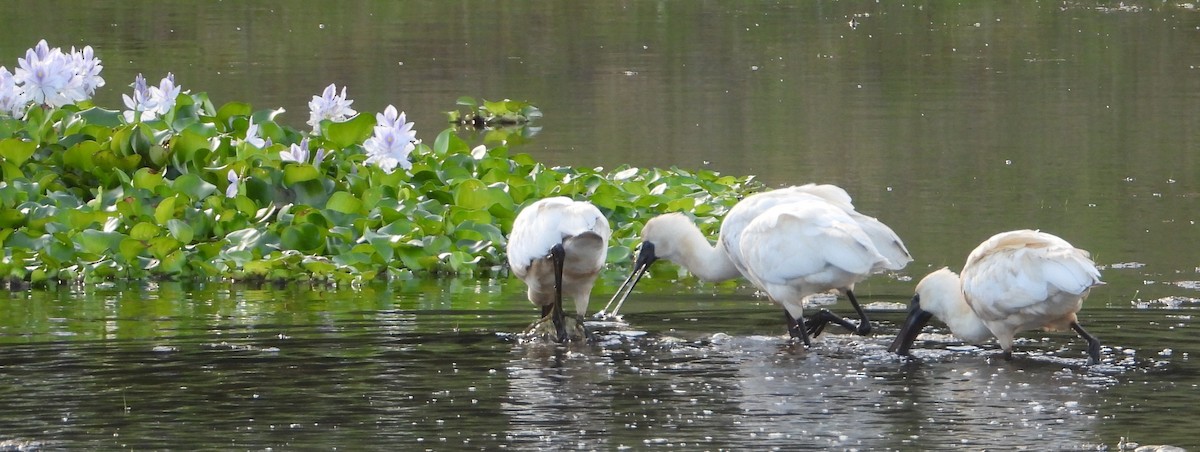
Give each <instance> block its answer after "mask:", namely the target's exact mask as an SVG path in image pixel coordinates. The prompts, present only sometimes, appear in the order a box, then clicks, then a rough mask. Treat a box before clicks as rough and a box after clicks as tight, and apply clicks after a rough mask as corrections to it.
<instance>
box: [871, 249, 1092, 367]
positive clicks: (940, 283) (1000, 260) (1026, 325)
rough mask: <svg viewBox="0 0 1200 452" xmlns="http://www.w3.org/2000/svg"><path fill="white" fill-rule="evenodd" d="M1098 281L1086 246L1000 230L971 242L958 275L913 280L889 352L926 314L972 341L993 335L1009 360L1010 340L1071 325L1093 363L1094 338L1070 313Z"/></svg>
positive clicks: (905, 343)
mask: <svg viewBox="0 0 1200 452" xmlns="http://www.w3.org/2000/svg"><path fill="white" fill-rule="evenodd" d="M1101 284H1104V283H1103V282H1101V281H1100V271H1099V270H1098V269H1097V268H1096V264H1095V263H1094V262H1092V260H1091V258H1090V257H1089V255H1088V252H1087V251H1084V250H1081V249H1079V248H1075V247H1074V246H1071V244H1070V243H1067V241H1066V240H1063V239H1061V238H1059V237H1057V236H1055V235H1052V234H1047V233H1045V232H1039V231H1033V230H1028V229H1023V230H1017V231H1009V232H1002V233H999V234H996V235H994V236H992V237H991V238H989V239H987V240H985V241H984V242H983V243H981V244H979V246H978V247H976V248H975V250H974V251H972V252H971V255H970V256H968V257H967V263H966V264H965V265H963V269H962V277H961V278H960V277H959V275H956V274H954V272H952V271H950V270H949V269H946V268H942V269H940V270H937V271H935V272H933V273H930V274H929V275H928V276H926V277H925V278H924V279H922V280H921V282H920V283H918V284H917V294H916V295H915V296H914V297H913V299H912V303H911V305H910V307H909V313H908V318H907V319H906V320H905V322H904V325H903V326H902V327H901V329H900V332H899V334H898V335H897V336H896V339H895V341H894V342H892V345H891V347H890V348H889V350H890V351H892V352H895V353H898V354H901V355H907V354H908V350H909V347H911V346H912V343H913V341H914V340H916V337H917V335H918V334H920V333H921V328H922V327H924V326H925V324H926V323H928V322H929V317H930V315H933V316H937V318H938V319H941V320H942V321H943V322H945V323H946V326H947V327H949V328H950V331H951V332H952V333H954V335H955V336H958V337H959V338H961V339H963V340H965V341H968V342H973V343H980V342H984V341H987V340H988V339H991V338H992V337H995V338H996V340H997V342H999V343H1000V347H1001V348H1002V349H1003V350H1004V358H1005V359H1012V347H1013V337H1014V336H1015V335H1016V333H1018V332H1021V331H1025V330H1031V329H1035V328H1044V329H1046V330H1049V331H1056V330H1063V329H1066V328H1071V329H1073V330H1075V332H1076V333H1078V334H1079V336H1080V337H1082V338H1083V339H1084V340H1086V341H1087V343H1088V357H1089V359H1088V363H1089V364H1095V363H1097V362H1099V361H1100V341H1099V340H1097V339H1096V338H1095V336H1092V335H1091V334H1088V332H1087V331H1084V329H1083V327H1082V326H1080V325H1079V320H1078V319H1077V318H1076V315H1075V314H1076V313H1077V312H1079V309H1080V308H1082V307H1083V300H1084V299H1085V298H1087V296H1088V293H1089V292H1090V291H1091V289H1092V288H1093V287H1096V286H1098V285H1101Z"/></svg>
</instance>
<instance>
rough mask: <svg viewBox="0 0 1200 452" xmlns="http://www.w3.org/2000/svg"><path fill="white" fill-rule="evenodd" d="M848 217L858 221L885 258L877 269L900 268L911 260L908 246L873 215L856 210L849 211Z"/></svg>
mask: <svg viewBox="0 0 1200 452" xmlns="http://www.w3.org/2000/svg"><path fill="white" fill-rule="evenodd" d="M850 218H853V219H854V221H855V222H857V223H858V226H859V227H860V228H862V230H863V232H864V233H866V234H867V237H870V239H871V243H872V244H874V245H875V249H876V250H878V251H879V254H881V255H883V257H884V258H885V259H887V260H886V262H885V263H884V265H883V268H881V269H879V270H900V269H903V268H904V267H905V266H907V265H908V263H909V262H912V260H913V258H912V255H911V254H909V253H908V247H906V246H904V241H902V240H900V236H898V235H896V232H895V231H893V230H892V228H889V227H888V226H887V225H886V224H883V222H881V221H879V220H877V219H875V217H870V216H867V215H863V214H861V213H858V212H853V213H851V214H850Z"/></svg>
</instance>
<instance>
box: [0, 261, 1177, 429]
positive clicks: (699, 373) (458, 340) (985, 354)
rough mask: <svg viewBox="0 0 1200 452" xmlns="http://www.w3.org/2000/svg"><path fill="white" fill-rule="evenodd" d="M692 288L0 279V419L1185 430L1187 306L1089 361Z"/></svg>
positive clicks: (1109, 331)
mask: <svg viewBox="0 0 1200 452" xmlns="http://www.w3.org/2000/svg"><path fill="white" fill-rule="evenodd" d="M654 283H655V281H650V282H649V287H651V288H652V289H651V290H652V291H653V292H658V293H661V292H664V291H663V290H662V289H665V288H663V287H661V285H660V287H658V290H654V289H653V288H654ZM644 284H647V283H644ZM608 286H609V287H608V289H609V290H608V293H611V290H612V289H613V288H614V287H612V286H615V283H609V284H608ZM684 292H685V293H683V294H667V295H646V294H639V296H638V298H637V299H636V300H634V301H633V302H631V304H630V305H628V306H627V307H626V309H627V311H626V313H625V314H624V315H623V321H621V322H614V321H607V322H605V321H597V320H591V321H589V325H590V328H591V329H592V331H593V333H594V334H595V335H596V337H597V339H596V340H595V341H594V342H593V343H591V344H574V345H571V346H568V347H555V346H553V345H549V344H546V343H544V342H539V341H533V342H528V341H523V340H521V339H520V338H519V335H518V334H517V333H519V332H520V331H522V330H523V329H524V328H525V327H526V326H528V325H529V324H530V323H531V322H532V321H533V320H534V317H535V309H533V307H532V305H529V304H528V302H526V301H524V300H523V299H521V296H522V293H521V287H520V283H519V282H517V281H512V280H498V281H484V282H482V283H479V282H475V281H436V282H431V281H425V282H419V283H416V282H414V283H411V284H397V285H394V286H393V287H391V288H387V287H382V286H379V287H367V288H363V289H360V290H336V291H324V290H312V289H307V288H304V289H297V288H289V289H271V288H267V289H258V290H252V289H247V288H242V287H229V286H223V285H218V286H206V287H186V288H185V287H183V286H178V285H174V284H168V285H163V286H158V287H144V288H143V287H133V288H120V287H113V288H109V289H94V290H88V291H83V292H75V293H70V292H69V291H66V290H64V291H62V292H59V293H49V292H33V293H28V294H11V295H9V296H8V300H7V302H6V303H4V304H3V306H4V308H3V314H4V315H3V319H4V321H3V327H0V343H2V344H3V352H0V388H3V389H0V398H3V400H5V403H6V409H5V410H4V411H3V413H0V432H4V433H3V435H4V436H3V438H4V439H6V440H9V441H10V442H17V443H22V444H34V445H40V446H41V447H44V448H48V449H59V448H98V449H112V448H117V447H120V448H132V449H153V448H172V447H178V446H180V445H184V444H189V445H204V446H208V447H220V448H246V449H262V448H289V449H291V448H330V447H333V448H356V447H363V446H370V445H374V446H385V445H390V446H398V445H407V446H422V447H429V448H434V449H443V448H463V447H468V448H483V449H495V448H501V447H504V448H514V449H536V448H585V449H591V448H619V447H622V446H628V447H634V448H645V447H651V446H654V447H659V446H661V447H686V448H693V449H694V448H704V449H723V448H729V449H740V448H747V447H752V448H756V449H762V448H769V447H779V448H784V449H789V448H797V447H799V448H835V449H842V448H863V449H911V448H950V447H955V448H957V447H969V448H980V449H983V448H1005V449H1010V448H1022V447H1027V448H1032V449H1040V450H1045V449H1075V448H1085V449H1093V448H1095V447H1097V446H1100V445H1108V446H1110V447H1114V446H1115V445H1116V444H1117V442H1118V441H1119V440H1120V438H1121V437H1129V438H1131V439H1133V440H1136V441H1141V442H1143V443H1147V442H1157V443H1170V444H1176V445H1184V446H1187V445H1192V444H1194V443H1193V439H1192V432H1191V430H1190V429H1189V428H1187V426H1186V425H1181V423H1180V421H1178V418H1179V417H1180V416H1182V415H1185V414H1186V413H1189V412H1191V410H1192V409H1193V408H1192V407H1193V406H1195V405H1196V404H1197V402H1200V400H1198V399H1200V396H1197V394H1200V392H1197V391H1196V389H1195V388H1196V385H1197V384H1200V378H1197V376H1196V375H1197V372H1196V371H1197V366H1196V365H1195V364H1194V363H1193V362H1192V361H1191V360H1190V354H1191V353H1196V352H1197V350H1196V345H1195V342H1194V341H1192V340H1191V338H1190V337H1191V336H1192V335H1193V334H1192V332H1191V329H1192V328H1193V327H1192V321H1191V315H1190V313H1189V311H1178V310H1164V309H1130V308H1120V309H1118V308H1110V309H1097V310H1092V311H1090V312H1087V313H1086V315H1085V316H1084V321H1085V322H1086V325H1087V326H1088V328H1089V329H1090V330H1091V332H1093V333H1094V334H1096V335H1097V336H1099V337H1100V338H1101V340H1102V341H1103V342H1104V344H1105V349H1104V357H1105V358H1104V363H1102V364H1101V365H1097V366H1092V367H1090V368H1089V367H1087V366H1085V365H1084V363H1085V356H1084V353H1083V348H1084V345H1085V344H1084V343H1083V341H1081V340H1079V339H1078V338H1077V337H1075V336H1073V335H1069V334H1065V333H1057V334H1027V335H1025V339H1024V340H1022V341H1020V342H1018V344H1017V356H1016V358H1015V359H1014V360H1013V361H1011V362H1006V361H1004V360H1002V359H1000V358H999V357H998V355H997V353H998V352H997V350H995V348H994V347H992V346H984V347H972V346H964V345H963V344H960V343H958V342H956V341H954V340H953V339H952V338H951V337H950V336H948V335H946V334H945V333H946V332H945V330H944V329H941V328H931V329H929V330H927V333H926V334H924V335H922V337H921V340H919V341H918V342H917V346H916V349H915V352H914V353H915V355H916V357H917V359H915V360H909V359H902V358H899V357H896V356H894V355H891V354H888V353H887V352H886V347H887V345H888V343H889V342H890V340H891V338H892V336H893V335H894V333H895V330H896V328H897V327H896V325H895V323H896V322H898V321H900V320H901V319H902V317H903V315H904V313H903V311H902V310H872V311H870V312H869V314H870V315H871V316H872V317H874V318H875V319H876V321H877V322H878V326H877V328H876V332H877V333H876V334H875V335H874V336H872V337H868V338H861V337H857V336H852V335H848V334H843V333H842V332H841V331H831V332H827V333H826V334H825V335H823V336H822V337H823V339H822V340H820V341H819V342H818V343H817V344H816V345H814V347H813V348H811V349H804V348H803V347H802V346H799V345H796V344H792V343H791V342H790V341H789V340H788V339H787V338H786V337H785V336H784V329H783V321H782V320H783V319H782V317H783V316H782V315H781V314H780V312H779V309H778V308H776V307H774V306H773V305H771V304H770V303H769V302H767V301H765V300H762V299H760V298H757V297H755V296H754V294H752V293H744V292H743V291H735V292H734V293H717V294H713V293H711V292H706V291H704V290H686V289H685V290H684ZM722 292H724V291H722ZM864 301H865V302H867V303H875V304H880V303H889V302H899V301H903V300H902V299H897V298H895V297H892V296H891V295H885V296H877V295H865V296H864ZM830 308H831V309H834V310H836V311H843V312H844V311H847V310H848V309H849V308H848V306H845V303H841V304H837V305H832V306H830ZM1183 424H1186V423H1183Z"/></svg>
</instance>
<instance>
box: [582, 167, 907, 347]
mask: <svg viewBox="0 0 1200 452" xmlns="http://www.w3.org/2000/svg"><path fill="white" fill-rule="evenodd" d="M658 259H667V260H669V261H671V262H674V263H676V264H678V265H681V266H683V267H684V268H686V269H687V270H688V271H689V272H691V273H692V274H693V275H696V277H698V278H700V279H702V280H704V281H710V282H715V281H724V280H728V279H732V278H736V277H738V276H744V277H745V278H746V279H748V280H750V282H751V283H753V284H754V285H755V286H756V287H758V288H759V289H761V290H763V291H764V292H766V293H767V295H768V296H770V298H771V299H772V300H773V301H775V302H776V303H779V304H781V305H783V306H784V307H785V311H786V312H785V314H786V317H787V320H788V332H789V334H790V335H791V336H792V337H795V338H801V339H802V340H803V341H804V343H805V344H808V343H809V340H808V338H809V335H810V334H811V335H813V336H815V335H818V334H820V333H821V331H822V330H823V329H824V327H825V325H826V324H827V323H829V322H833V323H837V324H839V325H842V326H843V327H845V328H847V329H850V330H853V331H855V332H857V333H858V334H862V335H866V334H869V333H870V330H871V324H870V321H869V320H868V319H867V317H866V314H865V313H864V312H863V310H862V307H861V306H859V304H858V299H857V298H855V296H854V290H853V289H854V283H856V282H858V281H861V280H862V279H864V278H866V277H867V276H869V275H870V274H872V273H876V272H879V271H883V270H899V269H901V268H904V266H905V265H907V264H908V263H909V262H911V261H912V257H911V256H910V255H909V253H908V250H907V249H906V248H905V247H904V243H903V242H902V241H901V240H900V238H899V237H897V236H896V233H895V232H893V231H892V230H891V228H888V227H887V226H886V225H884V224H883V223H881V222H879V220H876V219H875V218H872V217H869V216H866V215H863V214H861V213H858V212H856V211H855V210H854V205H853V204H852V202H851V199H850V195H849V194H847V193H846V191H845V190H842V189H841V188H840V187H837V186H834V185H815V184H808V185H803V186H799V187H788V188H784V189H779V190H773V191H769V192H765V193H759V194H756V195H753V196H750V197H747V198H746V199H744V200H742V201H741V202H739V203H738V204H737V205H735V206H734V207H733V208H732V209H730V210H729V213H728V214H727V215H726V216H725V220H724V222H722V223H721V231H720V234H719V236H718V238H717V245H716V246H712V245H710V244H709V242H708V239H707V238H705V237H704V235H703V233H701V232H700V229H699V228H697V227H696V225H695V223H693V222H692V221H691V220H690V219H689V218H688V217H686V216H684V215H682V214H678V213H673V214H665V215H659V216H657V217H655V218H652V219H650V221H647V222H646V225H645V226H644V227H643V229H642V243H641V245H640V249H639V251H638V255H637V258H636V260H635V262H634V267H633V272H632V273H631V274H630V275H629V277H628V278H627V279H626V280H625V282H624V283H623V284H622V285H621V287H620V288H619V289H617V293H616V294H615V295H614V296H613V299H612V300H610V301H609V305H610V306H611V305H612V304H613V302H614V301H615V302H616V307H614V308H613V311H612V312H611V314H609V315H613V316H615V315H616V313H617V311H618V310H620V307H621V305H622V304H623V303H624V302H625V300H626V299H627V298H628V297H629V294H630V293H631V292H632V291H633V288H634V287H635V286H636V285H637V283H638V281H639V280H640V279H641V278H642V276H643V275H644V274H645V273H646V271H647V269H648V268H649V267H650V264H652V263H654V261H655V260H658ZM834 289H836V290H839V291H841V292H843V293H845V294H846V296H847V298H849V299H850V304H851V305H852V306H853V307H854V309H855V311H856V312H857V313H858V315H859V318H860V319H861V321H860V322H859V324H858V325H857V326H855V325H853V324H851V323H850V322H848V321H846V320H845V319H843V318H841V317H840V316H837V315H835V314H833V313H831V312H829V311H827V310H824V309H822V310H821V311H819V312H818V313H816V314H815V315H813V317H812V318H811V319H809V321H810V322H811V324H810V325H808V326H807V328H806V325H805V319H804V318H803V317H802V315H801V308H802V307H803V304H804V301H803V300H804V299H805V298H807V297H809V296H810V295H814V294H817V293H820V292H825V291H829V290H834ZM607 310H608V306H605V309H604V311H607ZM604 311H601V314H603V313H604Z"/></svg>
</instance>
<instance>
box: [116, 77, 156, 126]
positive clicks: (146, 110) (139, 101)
mask: <svg viewBox="0 0 1200 452" xmlns="http://www.w3.org/2000/svg"><path fill="white" fill-rule="evenodd" d="M154 97H155V96H154V95H153V93H151V92H150V88H148V87H147V86H146V78H145V77H142V74H140V73H139V74H138V75H137V77H135V78H134V79H133V97H130V96H129V95H128V94H122V95H121V98H122V99H124V100H125V108H128V109H129V110H127V111H125V122H127V123H132V122H134V121H135V120H139V121H150V120H153V119H154V118H157V117H158V106H157V104H155V99H154Z"/></svg>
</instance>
